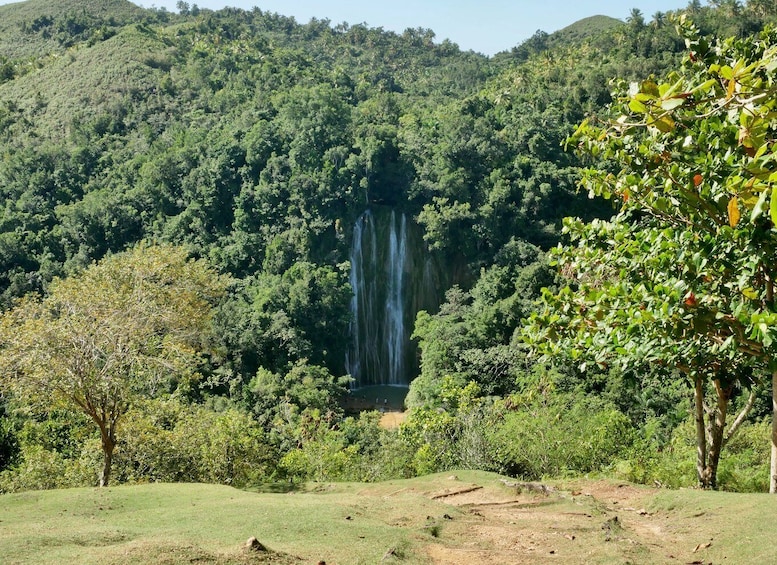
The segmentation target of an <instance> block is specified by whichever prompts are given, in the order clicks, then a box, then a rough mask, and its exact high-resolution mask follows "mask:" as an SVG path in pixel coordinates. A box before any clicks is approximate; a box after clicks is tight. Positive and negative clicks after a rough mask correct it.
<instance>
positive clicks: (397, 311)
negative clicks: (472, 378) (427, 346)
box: [385, 210, 407, 385]
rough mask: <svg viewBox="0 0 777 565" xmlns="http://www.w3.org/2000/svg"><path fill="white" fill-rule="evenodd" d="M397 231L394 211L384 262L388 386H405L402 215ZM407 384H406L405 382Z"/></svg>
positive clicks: (404, 224)
mask: <svg viewBox="0 0 777 565" xmlns="http://www.w3.org/2000/svg"><path fill="white" fill-rule="evenodd" d="M400 222H401V223H400V226H399V230H397V229H396V221H395V217H394V212H393V210H392V212H391V224H390V225H391V231H390V233H389V252H388V258H387V259H386V274H387V276H388V293H387V296H386V330H385V336H386V353H387V357H388V367H387V369H388V377H387V379H388V384H392V385H398V384H403V383H404V376H405V375H404V363H403V361H404V353H405V342H406V341H407V336H406V335H405V295H404V293H403V292H402V291H403V286H404V284H403V283H404V282H405V281H404V279H405V269H406V267H407V264H406V262H407V220H406V218H405V215H404V214H402V219H401V221H400ZM404 384H406V383H404Z"/></svg>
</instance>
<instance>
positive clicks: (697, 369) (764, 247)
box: [527, 18, 777, 492]
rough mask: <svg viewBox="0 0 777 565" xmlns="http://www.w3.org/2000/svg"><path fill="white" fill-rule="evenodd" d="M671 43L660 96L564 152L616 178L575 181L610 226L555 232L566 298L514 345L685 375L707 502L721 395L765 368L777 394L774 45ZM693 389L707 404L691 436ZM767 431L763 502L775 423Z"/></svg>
mask: <svg viewBox="0 0 777 565" xmlns="http://www.w3.org/2000/svg"><path fill="white" fill-rule="evenodd" d="M680 28H681V31H682V33H683V35H684V37H685V41H686V45H687V47H688V49H689V55H688V57H687V59H686V60H685V62H684V64H683V67H682V68H681V69H680V70H678V71H677V72H674V73H671V74H670V75H669V76H668V77H667V80H666V82H661V83H657V82H655V81H653V80H646V81H643V82H642V83H639V84H636V83H635V84H632V85H630V86H629V88H628V91H627V90H626V88H625V85H621V99H620V102H619V103H617V104H614V105H613V106H612V107H611V111H612V114H611V116H610V118H611V119H609V120H606V121H602V122H596V121H593V120H591V121H585V122H583V123H582V124H581V126H580V127H579V129H578V131H577V132H576V133H575V135H574V136H573V137H572V138H570V143H573V144H575V145H576V146H577V148H578V150H580V151H581V152H583V153H587V154H589V155H591V156H594V157H602V158H604V159H605V160H607V161H608V162H611V163H614V165H615V169H616V170H617V172H614V173H613V172H612V170H613V169H612V167H611V166H609V165H607V166H600V167H598V168H591V169H589V170H587V171H586V172H585V173H584V178H583V186H584V187H585V188H587V189H588V190H589V193H590V194H591V195H597V196H604V197H606V198H617V199H619V200H620V202H621V203H622V205H621V211H620V212H619V213H618V214H617V215H616V216H615V217H614V218H613V220H612V221H611V222H601V221H598V222H593V223H590V224H584V223H583V222H581V221H579V220H578V221H575V220H568V221H567V222H566V225H565V230H566V232H567V233H568V234H570V235H571V237H572V240H573V242H574V245H572V246H568V247H566V248H563V249H561V250H559V251H558V252H557V253H556V262H557V263H558V264H559V265H561V266H562V269H563V270H564V271H565V272H566V274H567V275H569V276H570V278H571V284H570V285H569V286H568V287H567V288H565V289H563V290H562V291H561V292H560V293H559V294H557V295H555V296H553V295H550V294H549V293H548V294H546V311H545V314H544V315H542V316H540V317H537V318H536V319H535V324H534V325H533V326H530V328H529V330H528V331H527V335H528V336H529V339H530V340H532V341H534V342H535V343H536V342H537V339H538V338H540V339H542V338H543V337H544V338H545V339H548V340H551V341H550V342H549V343H550V345H551V347H548V349H549V350H552V349H553V348H554V347H555V343H557V342H553V340H555V339H557V338H558V339H559V340H560V342H561V343H566V344H567V345H571V346H573V347H574V348H575V351H574V352H573V354H574V355H577V356H578V357H581V358H582V356H583V353H584V352H585V351H586V350H587V351H590V352H591V353H592V356H593V358H594V360H595V361H596V362H598V363H600V364H604V365H606V364H611V363H613V362H618V363H621V364H623V365H633V364H635V363H645V362H649V363H661V364H665V365H668V366H670V367H673V368H677V369H679V370H680V371H682V372H683V373H685V374H687V375H689V376H690V377H691V380H692V384H693V387H694V392H695V394H694V397H695V417H696V421H697V439H698V453H699V457H698V465H697V466H698V470H699V481H700V483H701V484H702V485H703V486H705V487H713V488H714V486H715V472H716V466H717V458H718V457H719V454H720V449H721V448H722V447H723V445H724V444H725V438H726V436H725V435H724V432H723V428H724V427H725V425H726V411H727V408H728V403H729V400H730V399H731V397H732V394H734V393H735V391H736V390H737V388H741V387H744V388H751V387H752V386H753V385H754V384H755V383H756V381H757V380H758V379H757V375H758V372H759V371H760V370H763V369H764V368H767V369H768V370H770V371H771V372H772V375H773V377H772V379H773V384H774V385H775V386H773V388H774V394H775V395H777V358H776V357H775V353H777V351H776V346H777V307H776V305H775V301H774V290H775V282H774V281H775V277H776V276H777V268H776V267H775V265H777V261H776V259H777V257H775V252H776V250H777V228H775V225H777V174H775V173H774V172H773V171H774V170H775V168H776V167H777V153H775V151H774V146H773V143H774V133H773V123H774V110H775V106H777V76H776V75H775V72H774V71H775V69H777V33H775V32H774V31H765V32H763V33H761V34H760V35H759V36H758V37H756V38H748V39H746V40H739V39H735V38H731V39H726V40H722V41H713V40H710V39H707V38H703V37H701V36H700V34H699V33H698V30H697V29H696V28H695V26H694V25H693V24H692V23H691V22H690V21H687V20H685V19H682V18H681V20H680ZM618 168H619V170H618ZM537 330H539V333H537ZM707 382H711V384H712V385H713V387H714V389H715V392H716V403H715V406H714V407H713V408H711V409H710V410H709V422H708V426H707V430H706V431H705V429H704V426H703V421H704V415H705V405H704V392H705V385H706V383H707ZM750 404H751V402H748V403H747V405H746V408H747V406H749V405H750ZM774 407H775V410H776V411H777V396H774ZM740 416H741V417H738V418H737V419H736V420H735V422H734V424H733V425H732V428H733V431H735V430H736V428H737V427H738V426H739V424H741V421H742V418H743V417H744V416H743V415H740ZM774 426H775V427H774V432H773V438H772V442H773V446H772V449H773V463H772V486H771V491H772V492H775V490H776V489H777V418H775V424H774Z"/></svg>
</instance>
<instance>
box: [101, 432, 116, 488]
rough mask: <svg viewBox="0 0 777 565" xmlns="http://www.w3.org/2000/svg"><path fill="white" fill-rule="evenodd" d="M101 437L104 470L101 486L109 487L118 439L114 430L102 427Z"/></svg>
mask: <svg viewBox="0 0 777 565" xmlns="http://www.w3.org/2000/svg"><path fill="white" fill-rule="evenodd" d="M100 436H101V439H102V446H103V469H102V472H101V473H100V486H101V487H107V486H108V481H109V480H110V478H111V465H112V463H113V448H114V447H116V438H115V437H114V433H113V430H112V429H110V428H106V427H105V426H100Z"/></svg>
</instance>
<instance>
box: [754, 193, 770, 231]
mask: <svg viewBox="0 0 777 565" xmlns="http://www.w3.org/2000/svg"><path fill="white" fill-rule="evenodd" d="M768 194H769V191H768V190H764V191H763V192H761V195H760V196H759V197H758V202H756V203H755V206H753V211H752V213H751V214H750V222H751V223H753V222H755V221H756V220H757V219H758V218H760V217H761V214H763V213H764V205H765V204H766V197H767V196H768Z"/></svg>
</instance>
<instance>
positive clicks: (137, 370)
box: [0, 245, 226, 486]
mask: <svg viewBox="0 0 777 565" xmlns="http://www.w3.org/2000/svg"><path fill="white" fill-rule="evenodd" d="M225 283H226V279H225V278H224V277H222V276H219V275H218V274H217V273H215V272H214V271H213V270H212V269H211V268H210V267H208V265H207V264H205V263H204V262H203V261H193V260H190V259H189V258H188V257H187V253H186V251H185V250H183V249H181V248H176V247H172V246H148V245H141V246H138V247H136V248H135V249H133V250H132V251H130V252H127V253H122V254H117V255H112V256H109V257H107V258H106V259H104V260H103V261H101V262H100V263H97V264H94V265H91V266H90V267H88V268H87V269H86V270H84V271H83V272H82V273H80V274H78V275H75V276H72V277H70V278H67V279H56V280H55V281H54V282H52V284H51V286H50V287H49V289H48V293H47V294H46V295H45V296H42V297H39V296H34V295H30V296H27V297H25V298H23V299H21V300H20V301H19V302H18V303H17V304H16V305H15V306H14V308H13V309H11V310H9V311H8V312H6V313H5V314H4V315H3V316H2V318H0V366H1V367H2V369H3V371H2V373H3V377H2V383H0V384H2V387H3V388H4V389H6V390H9V391H11V392H12V393H13V394H15V395H18V396H19V397H21V398H26V399H28V400H29V401H31V402H34V403H37V404H39V405H43V406H47V407H54V406H60V405H61V406H64V407H66V408H69V409H72V410H80V411H82V412H83V413H84V414H86V415H87V416H88V417H89V418H91V419H92V421H94V423H95V424H96V425H97V427H98V428H99V430H100V438H101V444H102V449H103V455H104V461H103V468H102V472H101V474H100V486H105V485H107V484H108V481H109V478H110V473H111V462H112V458H113V450H114V448H115V447H116V442H117V426H118V423H119V420H120V419H121V417H122V416H123V415H124V414H125V413H126V412H127V410H128V409H129V407H130V405H131V403H132V401H133V399H134V398H135V397H136V396H138V395H156V394H159V393H162V392H167V391H169V390H171V389H172V388H174V387H176V386H178V385H183V384H184V382H185V380H186V379H189V378H192V377H194V376H195V371H196V366H197V358H198V351H199V349H200V348H201V347H202V346H203V345H204V342H203V340H204V338H205V336H206V334H207V330H208V326H209V321H210V311H211V304H212V303H213V302H214V301H215V300H217V299H219V297H220V296H221V295H222V294H223V292H224V289H225Z"/></svg>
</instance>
